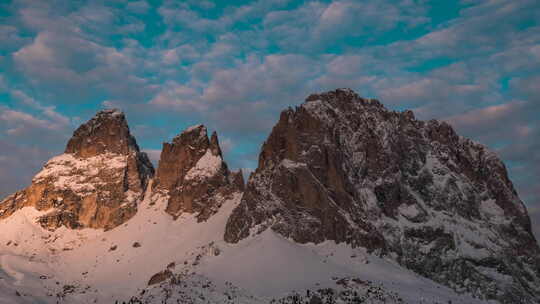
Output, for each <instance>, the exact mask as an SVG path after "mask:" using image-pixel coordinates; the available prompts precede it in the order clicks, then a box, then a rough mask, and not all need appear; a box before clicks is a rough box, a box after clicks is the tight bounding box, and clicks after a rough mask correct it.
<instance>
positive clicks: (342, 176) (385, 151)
mask: <svg viewBox="0 0 540 304" xmlns="http://www.w3.org/2000/svg"><path fill="white" fill-rule="evenodd" d="M266 229H271V230H273V231H275V232H277V233H279V234H281V235H282V236H283V237H286V238H291V239H292V240H294V241H296V242H300V243H309V242H314V243H321V242H323V241H326V240H333V241H336V242H338V243H340V242H344V243H347V244H350V245H351V246H353V247H364V248H367V249H368V250H369V251H372V252H375V253H377V254H380V255H385V256H388V257H391V258H392V259H395V260H396V261H397V262H398V263H399V264H401V265H403V266H404V267H406V268H409V269H412V270H414V271H415V272H417V273H419V274H421V275H423V276H426V277H428V278H430V279H433V280H435V281H437V282H440V283H442V284H444V285H447V286H450V287H452V288H453V289H455V290H457V291H460V292H464V291H465V292H470V293H473V294H475V295H476V296H478V297H481V298H486V299H497V300H500V301H501V302H503V303H522V301H524V299H526V300H527V301H528V302H532V301H538V300H540V298H539V295H540V268H539V266H538V265H540V249H539V247H538V244H537V243H536V240H535V238H534V236H533V234H532V232H531V223H530V219H529V216H528V214H527V211H526V209H525V206H524V205H523V203H522V202H521V200H520V199H519V197H518V196H517V194H516V191H515V190H514V187H513V185H512V183H511V181H510V180H509V178H508V175H507V172H506V168H505V166H504V164H503V163H502V162H501V160H500V159H499V158H498V157H497V156H496V155H495V153H493V152H491V151H490V150H488V149H487V148H486V147H484V146H482V145H480V144H478V143H475V142H473V141H471V140H468V139H465V138H463V137H460V136H458V135H457V134H456V133H455V132H454V130H453V129H452V127H451V126H450V125H448V124H447V123H445V122H438V121H436V120H431V121H428V122H424V121H419V120H416V119H415V117H414V115H413V113H412V112H411V111H405V112H402V113H400V112H393V111H389V110H387V109H385V108H384V107H383V105H382V104H381V103H380V102H379V101H377V100H374V99H365V98H361V97H359V96H358V95H357V94H356V93H354V92H353V91H351V90H349V89H338V90H336V91H331V92H327V93H322V94H314V95H311V96H309V97H308V98H307V99H306V101H305V102H304V103H303V104H302V105H300V106H299V107H297V108H296V109H291V108H289V109H288V110H285V111H283V112H282V113H281V116H280V119H279V122H278V123H277V125H276V126H275V127H274V128H273V130H272V132H271V134H270V136H269V137H268V139H267V140H266V142H265V143H264V145H263V147H262V151H261V154H260V156H259V166H258V168H257V170H256V171H255V172H254V174H253V175H252V176H251V178H250V179H249V181H248V184H247V187H246V191H245V193H244V196H243V198H242V201H241V204H240V205H239V206H238V207H237V208H236V209H235V210H234V212H233V213H232V215H231V217H230V218H229V221H228V223H227V227H226V231H225V240H226V241H228V242H231V243H236V242H239V241H240V240H242V239H245V238H247V237H249V236H250V235H252V234H254V233H255V234H257V233H261V232H262V231H265V230H266Z"/></svg>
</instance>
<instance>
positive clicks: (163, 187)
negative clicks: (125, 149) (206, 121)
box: [153, 125, 244, 221]
mask: <svg viewBox="0 0 540 304" xmlns="http://www.w3.org/2000/svg"><path fill="white" fill-rule="evenodd" d="M243 184H244V182H243V179H242V175H241V172H239V173H231V172H230V171H229V169H228V168H227V164H226V163H225V162H224V161H223V156H222V153H221V148H220V147H219V141H218V136H217V133H216V132H214V133H212V136H211V138H210V139H209V138H208V134H207V130H206V127H205V126H203V125H196V126H193V127H190V128H188V129H186V130H185V131H184V132H182V133H181V134H179V135H178V136H176V137H175V138H174V139H173V140H172V143H164V144H163V149H162V152H161V157H160V160H159V166H158V169H157V174H156V178H155V182H154V185H153V187H154V189H155V190H156V192H157V193H158V194H161V195H166V196H167V201H168V203H167V208H166V212H167V213H169V214H170V215H172V216H174V217H178V216H179V215H181V214H182V213H184V212H185V213H196V214H197V219H198V220H199V221H204V220H207V219H208V218H209V217H210V216H211V215H213V214H215V213H216V212H217V210H218V209H219V207H220V206H221V204H222V203H223V201H224V200H226V199H228V198H230V196H231V195H232V194H233V193H235V192H238V191H241V190H242V188H243Z"/></svg>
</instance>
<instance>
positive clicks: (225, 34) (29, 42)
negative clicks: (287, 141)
mask: <svg viewBox="0 0 540 304" xmlns="http://www.w3.org/2000/svg"><path fill="white" fill-rule="evenodd" d="M539 20H540V2H538V1H537V0H515V1H499V0H482V1H478V0H461V1H423V0H403V1H390V0H377V1H358V0H357V1H353V0H338V1H295V0H259V1H244V0H229V1H206V0H188V1H168V0H163V1H145V0H141V1H123V0H114V1H111V0H109V1H99V0H93V1H83V0H77V1H68V0H64V1H55V0H43V1H34V0H13V1H10V0H0V197H3V196H5V195H7V194H9V193H11V192H14V191H16V190H17V189H21V188H23V187H25V186H26V185H28V184H29V183H30V181H31V178H32V176H33V175H34V174H35V173H36V172H37V171H39V169H40V168H41V167H42V166H43V164H44V162H45V161H46V160H47V159H49V158H50V157H51V156H54V155H57V154H60V153H62V151H63V149H64V147H65V144H66V142H67V140H68V139H69V137H70V136H71V134H72V132H73V131H74V130H75V128H76V127H77V126H78V125H80V124H81V123H83V122H85V121H86V120H88V119H90V118H91V117H92V116H93V115H94V114H95V112H96V111H98V110H100V109H103V108H112V107H115V108H120V109H122V110H123V111H124V112H125V113H126V116H127V119H128V122H129V124H130V128H131V131H132V133H133V134H134V136H135V137H136V139H137V141H138V143H139V145H140V146H141V148H142V149H143V150H145V151H147V152H148V153H149V155H150V157H151V158H152V159H153V160H154V161H156V160H157V159H158V158H159V151H160V149H161V145H162V143H163V142H164V141H170V140H171V139H172V137H174V135H176V134H178V133H179V132H181V131H182V130H183V129H185V128H186V127H188V126H190V125H193V124H198V123H203V124H205V125H206V126H207V127H208V128H209V129H210V130H216V131H217V132H218V134H219V135H220V141H221V145H222V148H223V150H224V153H225V158H226V160H227V161H228V163H229V166H230V167H232V168H244V169H245V170H247V171H249V170H253V169H254V168H255V167H256V163H257V157H258V152H259V149H260V145H261V144H262V142H263V141H264V139H265V138H266V136H268V134H269V131H270V130H271V128H272V126H273V125H274V124H275V122H276V121H277V119H278V115H279V113H280V111H282V110H283V109H285V108H287V107H288V106H295V105H298V104H300V103H301V102H302V101H303V100H304V99H305V98H306V97H307V96H308V95H309V94H311V93H316V92H322V91H327V90H332V89H335V88H343V87H348V88H352V89H353V90H355V91H356V92H357V93H359V95H361V96H363V97H369V98H377V99H379V100H380V101H381V102H382V103H383V104H384V105H385V106H386V107H388V108H389V109H392V110H400V111H401V110H405V109H412V110H413V111H414V112H415V114H416V116H417V118H420V119H433V118H434V119H440V120H445V121H448V122H450V123H451V124H452V125H453V126H454V128H455V129H456V130H457V131H458V133H459V134H461V135H463V136H465V137H469V138H472V139H474V140H476V141H478V142H481V143H483V144H485V145H487V146H488V147H490V148H491V149H493V150H495V151H496V152H497V153H498V154H499V155H500V157H501V158H502V159H503V160H504V162H505V164H506V165H507V167H508V170H509V173H510V177H511V179H512V180H513V182H514V184H515V186H516V188H517V191H518V193H519V195H520V197H521V198H522V200H523V201H524V202H525V203H526V205H527V207H528V210H529V213H530V215H531V218H532V219H533V229H535V230H536V233H537V236H540V24H539V23H540V22H539Z"/></svg>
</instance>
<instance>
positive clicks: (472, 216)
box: [0, 90, 540, 304]
mask: <svg viewBox="0 0 540 304" xmlns="http://www.w3.org/2000/svg"><path fill="white" fill-rule="evenodd" d="M0 213H1V215H0V231H2V233H0V303H115V302H116V301H118V302H119V303H122V302H131V303H312V304H313V303H315V304H316V303H537V302H538V301H539V300H540V299H539V296H538V295H539V294H540V292H539V288H540V281H539V277H540V266H539V265H540V250H539V248H538V245H537V243H536V240H535V239H534V237H533V236H532V234H531V227H530V220H529V218H528V215H527V211H526V209H525V207H524V206H523V204H522V202H521V201H520V200H519V198H518V196H517V194H516V193H515V191H514V189H513V186H512V183H511V182H510V181H509V180H508V177H507V175H506V170H505V168H504V165H503V164H502V163H501V162H500V160H499V159H498V158H497V157H496V156H495V155H494V154H493V153H492V152H489V150H487V149H486V148H485V147H483V146H481V145H479V144H477V143H473V142H471V141H470V140H467V139H464V138H461V137H459V136H457V135H456V134H455V133H454V131H453V130H452V128H451V127H450V126H449V125H447V124H445V123H439V122H436V121H430V122H422V121H418V120H416V119H414V117H413V115H412V112H409V111H406V112H403V113H397V112H391V111H388V110H386V109H385V108H384V107H383V106H382V105H381V104H380V103H379V102H378V101H376V100H369V99H362V98H360V97H358V96H357V95H356V94H355V93H354V92H352V91H350V90H336V91H332V92H327V93H323V94H318V95H312V96H310V97H309V98H308V99H307V100H306V102H305V103H303V104H302V105H301V106H300V107H298V108H296V109H295V110H293V109H288V110H286V111H284V112H283V113H282V114H281V117H280V120H279V122H278V124H277V125H276V126H275V127H274V129H273V131H272V133H271V135H270V136H269V138H268V140H267V141H266V142H265V144H264V146H263V148H262V151H261V155H260V159H259V167H258V168H257V170H256V171H255V172H254V173H253V174H252V175H251V176H250V178H249V180H248V183H247V186H245V189H244V181H243V179H242V173H241V172H231V171H230V170H229V169H228V167H227V164H226V163H225V161H224V157H223V154H222V151H221V148H220V146H219V141H218V136H217V134H216V133H215V132H214V133H213V134H212V135H211V136H210V138H209V137H208V134H207V129H206V128H205V127H204V126H202V125H197V126H193V127H190V128H188V129H186V130H185V131H183V132H182V133H180V134H179V135H178V136H176V137H175V138H174V139H173V140H172V142H170V143H164V144H163V150H162V153H161V158H160V161H159V165H158V168H157V170H156V172H155V175H154V170H153V168H152V165H151V164H150V162H149V161H148V158H147V157H146V155H145V154H144V153H142V152H140V151H139V148H138V147H137V144H136V142H135V139H134V138H133V137H132V136H131V135H130V133H129V128H128V127H127V122H126V120H125V117H124V115H123V114H122V113H121V112H119V111H117V110H107V111H102V112H100V113H98V114H97V115H96V116H95V117H94V118H92V119H91V120H90V121H89V122H87V123H86V124H83V125H82V126H81V127H80V128H79V129H78V130H77V131H75V133H74V136H73V138H72V139H71V140H70V141H69V143H68V146H67V148H66V151H65V153H64V154H62V155H60V156H58V157H55V158H53V159H51V160H50V161H49V162H48V163H47V164H46V165H45V166H44V168H43V170H42V171H41V172H39V173H38V174H37V175H36V177H35V178H34V179H33V181H32V185H30V186H29V187H28V188H26V189H25V190H22V191H19V192H17V193H15V194H13V195H11V196H9V197H7V198H6V199H4V201H2V202H0Z"/></svg>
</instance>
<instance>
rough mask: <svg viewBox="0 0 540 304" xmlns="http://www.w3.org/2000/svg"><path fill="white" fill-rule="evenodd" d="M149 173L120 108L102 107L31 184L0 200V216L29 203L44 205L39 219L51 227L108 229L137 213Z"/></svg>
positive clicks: (149, 176)
mask: <svg viewBox="0 0 540 304" xmlns="http://www.w3.org/2000/svg"><path fill="white" fill-rule="evenodd" d="M153 173H154V169H153V167H152V164H151V163H150V161H149V160H148V157H147V156H146V154H145V153H143V152H140V151H139V147H138V146H137V143H136V141H135V139H134V138H133V137H132V136H131V134H130V132H129V127H128V125H127V122H126V119H125V116H124V114H123V113H122V112H120V111H118V110H104V111H101V112H99V113H97V114H96V116H95V117H94V118H92V119H91V120H90V121H88V122H87V123H85V124H83V125H81V126H80V127H79V128H78V129H77V130H76V131H75V132H74V134H73V137H72V138H71V139H70V140H69V142H68V144H67V147H66V150H65V153H64V154H62V155H59V156H57V157H54V158H52V159H51V160H49V161H48V162H47V163H46V164H45V166H44V168H43V170H42V171H41V172H39V173H38V174H37V175H36V176H35V177H34V178H33V180H32V185H30V186H29V187H28V188H26V189H25V190H22V191H19V192H17V193H15V194H13V195H11V196H9V197H8V198H6V199H5V200H4V201H3V202H1V203H0V216H1V217H7V216H9V215H11V214H12V213H13V212H15V211H16V210H17V209H19V208H22V207H26V206H33V207H35V208H36V209H38V210H41V211H47V214H45V215H43V216H42V217H40V219H39V222H40V224H41V225H42V226H43V227H44V228H47V229H49V230H54V229H56V228H58V227H60V226H63V225H64V226H66V227H68V228H83V227H90V228H105V229H111V228H114V227H116V226H118V225H120V224H122V223H124V222H125V221H127V220H128V219H129V218H131V217H132V216H133V215H134V214H135V212H136V211H137V203H138V202H139V201H140V200H141V199H142V197H143V194H144V191H145V189H146V186H147V182H148V180H149V178H151V177H152V176H153Z"/></svg>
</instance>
